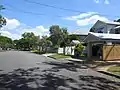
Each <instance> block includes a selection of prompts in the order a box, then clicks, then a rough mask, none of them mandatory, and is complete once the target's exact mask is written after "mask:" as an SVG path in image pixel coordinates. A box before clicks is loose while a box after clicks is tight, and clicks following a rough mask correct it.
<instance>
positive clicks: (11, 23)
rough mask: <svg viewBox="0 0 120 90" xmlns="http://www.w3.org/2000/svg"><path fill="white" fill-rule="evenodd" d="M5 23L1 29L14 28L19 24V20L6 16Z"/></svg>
mask: <svg viewBox="0 0 120 90" xmlns="http://www.w3.org/2000/svg"><path fill="white" fill-rule="evenodd" d="M6 21H7V24H6V26H4V27H3V28H2V29H9V30H11V29H15V28H17V27H18V26H20V21H18V20H16V19H8V18H6Z"/></svg>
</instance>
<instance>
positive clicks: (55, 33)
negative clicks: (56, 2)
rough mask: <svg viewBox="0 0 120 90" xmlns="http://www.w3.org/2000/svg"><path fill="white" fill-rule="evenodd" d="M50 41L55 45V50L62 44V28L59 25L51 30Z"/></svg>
mask: <svg viewBox="0 0 120 90" xmlns="http://www.w3.org/2000/svg"><path fill="white" fill-rule="evenodd" d="M49 31H50V40H51V41H52V43H53V47H54V48H58V47H59V46H60V43H61V36H60V35H61V28H60V27H59V26H58V25H52V26H51V27H50V29H49Z"/></svg>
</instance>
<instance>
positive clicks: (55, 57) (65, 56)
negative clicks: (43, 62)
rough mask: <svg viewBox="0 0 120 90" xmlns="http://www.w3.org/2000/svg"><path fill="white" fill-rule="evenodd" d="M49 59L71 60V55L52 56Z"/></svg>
mask: <svg viewBox="0 0 120 90" xmlns="http://www.w3.org/2000/svg"><path fill="white" fill-rule="evenodd" d="M49 57H50V58H54V59H61V58H71V56H70V55H63V54H56V55H51V56H49Z"/></svg>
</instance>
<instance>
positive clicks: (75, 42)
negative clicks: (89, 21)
mask: <svg viewBox="0 0 120 90" xmlns="http://www.w3.org/2000/svg"><path fill="white" fill-rule="evenodd" d="M79 43H80V41H78V40H72V41H71V44H73V45H75V44H79Z"/></svg>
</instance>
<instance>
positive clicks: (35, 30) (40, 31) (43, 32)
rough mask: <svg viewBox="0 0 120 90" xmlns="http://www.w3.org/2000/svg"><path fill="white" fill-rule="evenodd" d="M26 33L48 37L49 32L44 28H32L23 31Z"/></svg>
mask: <svg viewBox="0 0 120 90" xmlns="http://www.w3.org/2000/svg"><path fill="white" fill-rule="evenodd" d="M24 32H33V33H34V34H35V35H40V36H42V35H46V34H47V33H48V32H49V30H48V29H45V28H44V27H43V26H41V25H40V26H36V27H35V28H30V29H23V31H22V33H24Z"/></svg>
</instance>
